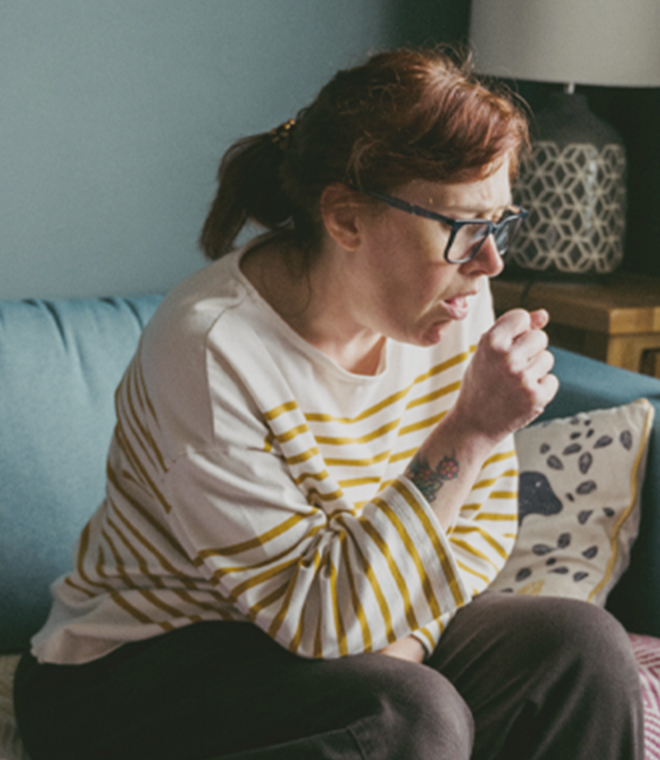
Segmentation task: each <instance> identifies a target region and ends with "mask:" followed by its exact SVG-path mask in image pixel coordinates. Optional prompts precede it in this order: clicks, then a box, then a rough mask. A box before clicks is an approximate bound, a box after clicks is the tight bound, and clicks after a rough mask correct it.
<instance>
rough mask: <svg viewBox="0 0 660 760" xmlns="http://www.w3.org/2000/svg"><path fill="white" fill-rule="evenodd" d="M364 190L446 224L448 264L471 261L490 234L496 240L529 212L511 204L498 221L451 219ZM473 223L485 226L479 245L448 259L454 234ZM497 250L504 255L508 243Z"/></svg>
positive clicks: (380, 198) (396, 206)
mask: <svg viewBox="0 0 660 760" xmlns="http://www.w3.org/2000/svg"><path fill="white" fill-rule="evenodd" d="M364 192H365V195H369V196H371V197H372V198H375V199H376V200H379V201H383V203H387V205H388V206H392V208H396V209H399V211H405V212H406V213H407V214H414V215H415V216H421V217H423V218H424V219H433V220H434V221H436V222H441V223H442V224H445V225H447V226H448V227H449V228H450V229H451V232H450V234H449V240H448V241H447V245H446V246H445V251H444V258H445V261H447V262H448V263H449V264H465V263H466V262H468V261H472V259H473V258H474V257H475V256H476V255H477V254H478V253H479V251H480V249H481V246H482V245H483V244H484V243H485V242H486V240H487V239H488V238H489V237H490V236H491V235H494V236H495V240H496V241H497V235H498V233H499V232H500V231H501V230H502V229H504V228H505V227H507V226H508V225H510V224H513V223H515V222H518V223H519V224H522V222H523V221H524V220H525V219H526V218H527V216H528V214H529V211H527V209H524V208H521V207H520V206H512V207H511V208H512V209H515V213H512V214H510V215H508V216H505V217H504V218H503V219H501V220H500V221H499V222H491V221H490V219H453V218H452V217H450V216H445V215H444V214H438V213H437V212H436V211H430V210H429V209H426V208H422V207H421V206H416V205H415V204H414V203H408V201H404V200H402V199H401V198H395V197H394V196H393V195H386V194H385V193H377V192H375V191H372V190H367V191H364ZM473 224H479V225H481V226H484V225H485V226H487V227H488V234H487V235H485V236H484V239H483V240H482V241H481V242H480V243H479V245H477V246H475V247H474V248H473V249H472V250H471V251H470V254H469V255H468V256H464V257H463V258H462V259H450V258H449V250H450V249H451V245H452V243H453V242H454V240H455V239H456V235H457V234H458V232H459V230H461V228H463V227H467V226H470V225H473ZM516 232H517V230H516ZM514 236H515V233H514V235H513V236H512V238H511V239H513V237H514ZM510 242H511V240H509V243H510ZM497 250H498V253H499V254H500V256H504V254H505V253H506V252H507V250H508V245H507V246H506V247H505V248H504V250H502V249H501V248H500V246H499V244H498V245H497Z"/></svg>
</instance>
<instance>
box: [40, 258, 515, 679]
mask: <svg viewBox="0 0 660 760" xmlns="http://www.w3.org/2000/svg"><path fill="white" fill-rule="evenodd" d="M240 255H241V254H240V252H236V253H233V254H230V255H229V256H227V257H225V258H223V259H221V260H220V261H218V262H216V263H214V264H212V265H210V266H208V267H206V268H205V269H203V270H202V271H201V272H199V273H198V274H196V275H195V276H193V277H192V278H190V279H189V280H187V281H186V282H185V283H183V284H182V285H180V286H179V287H178V288H176V289H175V290H174V291H173V292H172V293H171V294H170V295H169V296H168V297H167V298H166V299H165V300H164V302H163V303H162V305H161V306H160V307H159V309H158V311H157V312H156V314H155V315H154V317H153V319H152V321H151V322H150V324H149V325H148V326H147V328H146V330H145V331H144V333H143V335H142V339H141V341H140V345H139V347H138V350H137V352H136V355H135V357H134V358H133V361H132V362H131V364H130V365H129V367H128V369H127V371H126V374H125V376H124V378H123V379H122V382H121V383H120V385H119V388H118V389H117V393H116V412H117V425H116V429H115V432H114V435H113V440H112V443H111V447H110V453H109V457H108V465H107V490H106V498H105V500H104V502H103V503H102V504H101V506H100V507H99V509H98V510H97V512H96V513H95V515H94V516H93V517H92V518H91V520H90V521H89V523H88V524H87V525H86V526H85V528H84V530H83V531H82V534H81V537H80V540H79V542H78V546H77V550H76V556H75V563H74V568H73V570H72V571H71V572H70V573H69V574H67V575H66V576H65V577H63V578H61V579H60V580H59V581H57V582H56V584H54V587H53V595H54V604H53V608H52V611H51V615H50V618H49V620H48V621H47V623H46V625H45V627H44V628H43V629H42V630H41V631H40V632H39V633H38V634H37V635H36V636H35V637H34V639H33V652H34V654H35V655H36V656H37V657H38V658H39V660H40V661H42V662H56V663H69V664H75V663H82V662H87V661H90V660H93V659H96V658H98V657H101V656H103V655H104V654H106V653H108V652H110V651H112V650H113V649H115V648H117V647H118V646H120V645H121V644H123V643H125V642H129V641H136V640H141V639H145V638H148V637H153V636H156V635H159V634H162V633H164V632H166V631H172V630H174V629H176V628H179V627H181V626H184V625H190V624H191V623H195V622H198V621H202V620H224V621H252V622H253V623H255V624H256V625H258V626H260V627H261V628H262V629H263V630H264V631H266V632H267V633H268V634H269V635H270V636H271V637H273V638H274V639H275V640H276V641H278V642H279V643H280V644H281V645H282V646H284V647H286V648H287V649H289V650H290V651H292V652H294V653H296V654H298V655H301V656H304V657H322V658H334V657H340V656H344V655H350V654H356V653H360V652H365V651H374V650H378V649H381V648H382V647H384V646H386V645H387V644H388V643H391V642H394V641H396V640H397V639H400V638H403V637H404V636H406V635H408V634H413V635H414V636H416V637H417V638H418V639H419V640H420V641H421V642H422V643H423V645H424V646H425V648H426V649H427V651H432V649H433V647H434V646H435V644H436V643H437V641H438V639H439V637H440V635H441V632H442V630H443V628H444V627H445V626H446V625H447V623H448V621H449V620H450V619H451V618H452V616H453V615H454V614H455V612H456V610H457V609H458V608H460V607H461V606H462V605H464V604H466V603H467V602H469V600H470V599H471V598H472V597H473V596H474V595H475V594H478V593H480V592H481V591H483V590H484V589H485V588H486V587H487V586H488V585H489V583H490V582H491V581H492V580H493V578H494V577H495V575H496V574H497V572H498V571H499V569H500V568H501V567H502V565H503V564H504V562H505V560H506V558H507V556H508V554H509V552H510V551H511V549H512V546H513V543H514V541H515V536H516V529H517V519H516V513H517V461H516V456H515V451H514V448H513V440H512V438H511V437H509V438H508V439H506V440H505V441H504V442H503V443H502V444H501V445H500V446H498V447H497V449H495V450H494V451H493V453H492V455H491V456H490V457H489V459H488V460H487V461H486V462H485V464H484V465H483V468H482V470H481V473H480V476H479V477H478V479H477V482H476V483H475V484H474V486H473V487H472V490H471V492H470V494H469V497H468V498H467V500H466V503H464V504H463V505H462V508H461V509H460V512H459V514H458V516H457V518H456V520H455V522H454V524H453V525H452V527H451V528H450V529H449V530H447V531H445V530H443V529H442V528H441V526H440V524H439V522H438V521H437V518H436V517H435V515H434V513H433V511H432V510H431V508H430V506H429V504H428V503H427V501H426V500H425V498H424V496H423V495H422V494H421V492H420V491H419V490H418V489H417V488H416V487H415V485H414V484H413V483H412V482H410V481H409V480H408V479H407V478H406V477H405V476H404V475H403V472H404V470H405V467H406V465H407V463H408V462H409V461H410V459H411V457H412V456H413V455H414V454H415V452H416V451H417V449H418V448H419V446H420V445H421V444H422V442H423V441H424V440H425V438H426V437H427V436H428V434H429V432H430V431H431V430H432V429H433V427H434V426H435V425H436V424H437V423H438V422H439V421H440V420H441V419H442V418H443V416H444V415H445V414H446V412H447V410H448V409H450V408H451V406H452V404H453V403H454V401H455V399H456V397H457V393H458V390H459V388H460V384H461V378H462V376H463V373H464V372H465V368H466V366H467V364H468V362H469V360H470V357H471V354H472V353H473V352H474V350H475V345H476V342H477V340H478V338H479V336H480V335H481V333H483V332H484V330H486V329H487V328H488V327H489V326H490V324H491V323H492V307H491V301H490V294H489V292H488V289H487V288H483V289H482V292H481V293H480V294H479V295H478V296H477V297H475V299H474V303H473V305H472V307H471V312H470V314H469V316H468V317H467V319H465V320H463V321H461V322H456V323H453V324H452V325H451V327H450V330H449V331H448V332H447V334H446V336H445V337H444V338H443V339H442V341H441V342H440V343H439V344H437V345H436V346H433V347H430V348H428V347H418V346H413V345H409V344H403V343H397V342H395V341H392V340H389V341H388V342H387V344H386V347H385V349H384V352H383V358H382V361H381V366H380V367H379V369H378V371H377V373H376V374H375V375H373V376H364V375H357V374H352V373H350V372H347V371H345V370H343V369H342V368H340V367H339V366H338V365H337V364H336V363H335V362H333V361H332V360H331V359H330V358H329V357H327V356H326V355H325V354H323V353H322V352H320V351H318V350H317V349H316V348H314V347H313V346H312V345H310V344H309V343H307V342H306V341H305V340H304V339H303V338H301V337H300V336H299V335H298V334H297V333H296V332H295V331H294V330H292V329H291V328H290V327H289V326H288V325H287V324H286V323H285V322H284V320H282V319H281V318H280V317H279V316H278V315H277V314H276V313H275V312H274V311H273V310H272V309H271V308H270V306H269V305H268V304H267V303H266V302H265V301H264V300H263V299H262V298H261V297H260V296H259V294H258V293H257V292H256V290H255V289H254V288H253V287H252V286H251V284H250V283H249V281H248V280H247V279H246V278H245V276H244V275H243V274H242V272H241V271H240V269H239V261H240ZM441 498H442V491H440V492H439V494H438V499H441Z"/></svg>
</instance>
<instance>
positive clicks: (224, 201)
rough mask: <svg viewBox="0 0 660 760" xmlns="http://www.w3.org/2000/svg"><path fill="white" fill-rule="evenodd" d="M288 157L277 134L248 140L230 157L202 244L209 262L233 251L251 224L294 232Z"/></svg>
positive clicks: (233, 148) (223, 165)
mask: <svg viewBox="0 0 660 760" xmlns="http://www.w3.org/2000/svg"><path fill="white" fill-rule="evenodd" d="M289 129H290V127H289ZM283 156H284V141H283V140H282V139H281V138H278V136H277V133H272V132H266V133H264V134H259V135H253V136H251V137H245V138H243V139H241V140H239V141H238V142H236V143H234V145H232V146H231V148H229V150H228V151H227V152H226V153H225V155H224V157H223V159H222V161H221V163H220V168H219V169H218V183H219V184H218V192H217V194H216V196H215V199H214V200H213V203H212V205H211V210H210V212H209V215H208V217H207V219H206V221H205V223H204V226H203V228H202V232H201V235H200V238H199V244H200V247H201V248H202V250H203V251H204V253H205V255H206V256H207V257H208V258H209V259H218V258H220V257H221V256H223V255H224V254H226V253H228V252H229V251H231V250H232V248H233V245H234V241H235V240H236V238H237V236H238V234H239V232H240V231H241V230H242V229H243V227H244V226H245V224H246V223H247V222H248V221H253V222H256V223H257V224H259V225H261V226H262V227H265V228H266V229H267V230H273V231H274V230H276V229H283V228H286V227H287V226H290V222H291V217H292V214H293V209H292V206H291V203H289V202H288V201H287V199H286V196H285V193H284V190H283V188H282V182H281V178H280V169H281V165H282V160H283Z"/></svg>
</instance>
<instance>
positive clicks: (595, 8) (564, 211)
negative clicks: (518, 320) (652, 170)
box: [469, 0, 660, 277]
mask: <svg viewBox="0 0 660 760" xmlns="http://www.w3.org/2000/svg"><path fill="white" fill-rule="evenodd" d="M469 37H470V46H471V48H472V50H473V52H474V62H475V67H476V70H477V72H479V73H481V74H486V75H489V76H494V77H502V78H506V79H522V80H531V81H537V82H550V83H561V84H563V85H564V89H563V92H556V93H553V94H552V95H550V97H549V98H548V102H547V105H546V106H544V108H543V109H542V110H541V111H539V112H538V113H537V114H536V118H535V120H534V121H535V124H534V125H533V126H534V127H535V128H534V129H533V134H534V138H533V140H532V149H531V152H530V155H529V156H526V157H523V160H522V161H521V166H520V172H519V174H518V177H517V179H516V180H515V182H514V186H513V191H514V198H515V200H516V202H517V203H519V204H520V205H522V206H525V207H526V208H528V209H529V211H530V214H529V217H528V218H527V220H526V222H525V224H524V225H523V228H522V230H521V232H520V234H519V237H518V238H517V239H516V240H515V241H514V243H513V244H512V246H511V249H510V251H509V254H508V260H509V264H512V265H513V268H514V270H515V269H522V270H527V271H529V270H532V272H533V273H535V276H538V277H544V276H545V277H561V276H572V277H575V276H576V275H578V276H579V275H581V276H585V275H596V276H598V275H604V274H608V273H610V272H613V271H614V270H615V269H616V268H617V267H618V266H619V265H620V263H621V261H622V259H623V241H624V232H625V223H626V184H625V183H626V153H625V148H624V145H623V141H622V140H621V138H620V137H619V135H618V134H617V132H616V131H615V130H614V129H613V128H612V127H611V126H609V125H608V124H607V123H605V122H604V121H602V120H600V119H599V118H597V117H596V116H595V115H594V114H593V113H592V112H591V111H590V110H589V107H588V104H587V99H586V96H585V95H581V94H577V93H576V92H575V86H576V85H578V84H581V85H602V86H610V87H622V86H624V87H658V86H660V0H472V8H471V18H470V33H469ZM530 274H531V272H530Z"/></svg>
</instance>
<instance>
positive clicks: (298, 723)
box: [15, 594, 643, 760]
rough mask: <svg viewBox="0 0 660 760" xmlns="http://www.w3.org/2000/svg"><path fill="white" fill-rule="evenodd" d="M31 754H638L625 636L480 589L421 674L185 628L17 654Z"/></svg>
mask: <svg viewBox="0 0 660 760" xmlns="http://www.w3.org/2000/svg"><path fill="white" fill-rule="evenodd" d="M15 696H16V712H17V718H18V723H19V727H20V729H21V732H22V734H23V739H24V742H25V745H26V747H27V749H28V751H29V752H30V753H31V755H32V757H33V760H60V759H61V760H64V759H65V758H66V760H83V759H84V760H90V758H93V759H94V760H105V759H106V758H107V759H108V760H110V759H112V760H117V758H121V760H133V759H135V760H213V759H214V758H231V760H303V759H304V760H316V759H317V758H318V759H319V760H321V759H323V760H335V759H336V760H339V758H341V759H342V760H365V759H366V758H369V759H372V758H373V760H468V758H475V759H476V760H490V759H493V760H495V758H497V759H498V760H541V759H543V760H551V759H552V760H578V759H579V760H594V758H598V760H641V759H642V757H643V726H642V704H641V695H640V686H639V678H638V675H637V670H636V666H635V661H634V658H633V655H632V651H631V648H630V644H629V641H628V637H627V636H626V634H625V632H624V631H623V629H622V628H621V626H620V625H619V624H618V623H617V622H616V621H615V620H614V619H613V618H612V617H611V616H610V615H609V614H608V613H606V612H603V611H602V610H600V609H599V608H597V607H595V606H592V605H589V604H586V603H582V602H574V601H570V600H564V599H552V598H539V597H524V596H514V595H509V594H486V595H484V596H483V597H480V598H478V599H477V600H475V601H474V602H472V603H471V604H470V605H468V606H467V607H465V608H464V609H462V610H461V611H460V612H459V613H458V614H457V615H456V617H455V618H454V620H453V621H452V623H451V624H450V626H449V627H448V628H447V631H446V632H445V633H444V635H443V637H442V639H441V642H440V644H439V646H438V648H437V649H436V651H435V652H434V654H433V655H432V656H431V657H430V658H429V660H427V662H426V663H425V664H424V665H417V664H414V663H409V662H404V661H402V660H397V659H394V658H391V657H385V656H383V655H379V654H364V655H357V656H353V657H344V658H341V659H339V660H306V659H302V658H299V657H296V656H294V655H292V654H290V653H289V652H287V651H285V650H284V649H282V648H281V647H280V646H279V645H277V644H275V643H274V642H272V641H271V640H270V639H269V638H268V637H267V636H266V635H265V634H264V633H262V632H261V631H260V630H259V629H258V628H257V627H256V626H253V625H252V624H249V623H222V622H218V623H197V624H194V625H191V626H188V627H186V628H183V629H181V630H178V631H175V632H172V633H168V634H165V635H163V636H160V637H158V638H155V639H151V640H149V641H147V642H141V643H137V644H129V645H126V646H123V647H122V648H121V649H119V650H117V651H115V652H113V653H112V654H110V655H108V656H107V657H105V658H103V659H101V660H99V661H96V662H93V663H89V664H87V665H79V666H62V665H37V664H36V663H35V661H34V660H33V658H31V657H29V656H24V657H23V658H22V660H21V664H20V666H19V669H18V672H17V676H16V687H15Z"/></svg>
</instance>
